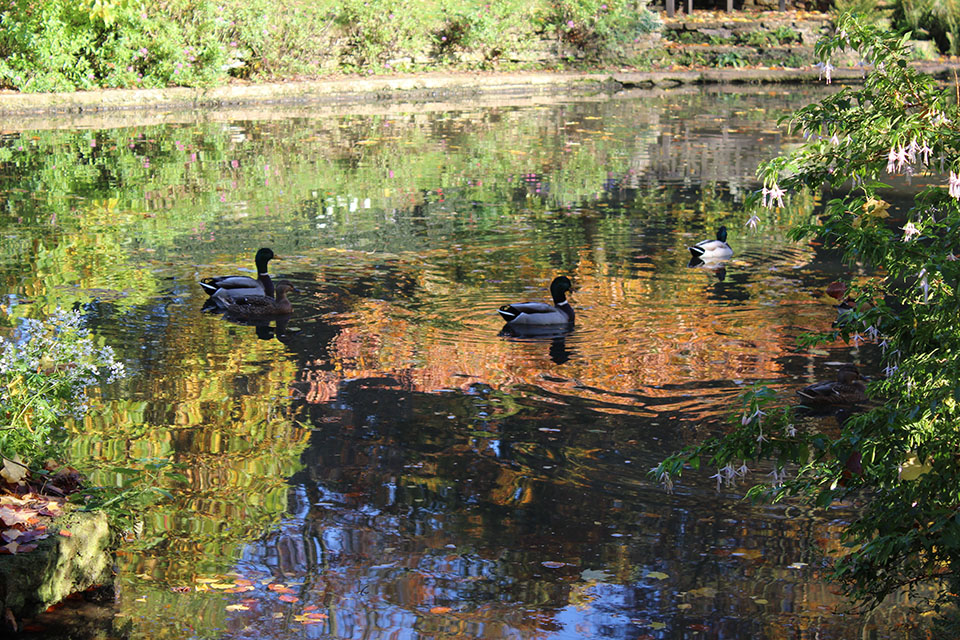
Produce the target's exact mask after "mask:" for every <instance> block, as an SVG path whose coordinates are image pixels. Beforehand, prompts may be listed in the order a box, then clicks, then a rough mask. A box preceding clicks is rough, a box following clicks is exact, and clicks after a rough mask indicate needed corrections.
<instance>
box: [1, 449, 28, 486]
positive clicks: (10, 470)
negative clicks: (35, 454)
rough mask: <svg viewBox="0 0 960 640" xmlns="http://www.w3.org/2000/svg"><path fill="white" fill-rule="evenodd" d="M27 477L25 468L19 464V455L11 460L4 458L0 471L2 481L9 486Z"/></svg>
mask: <svg viewBox="0 0 960 640" xmlns="http://www.w3.org/2000/svg"><path fill="white" fill-rule="evenodd" d="M26 476H27V468H26V467H25V466H24V465H23V464H21V461H20V455H19V454H17V455H15V456H13V458H12V459H11V458H6V457H5V458H4V459H3V468H2V469H0V477H3V479H4V480H6V481H7V482H9V483H10V484H17V483H18V482H20V481H21V480H23V479H24V478H25V477H26Z"/></svg>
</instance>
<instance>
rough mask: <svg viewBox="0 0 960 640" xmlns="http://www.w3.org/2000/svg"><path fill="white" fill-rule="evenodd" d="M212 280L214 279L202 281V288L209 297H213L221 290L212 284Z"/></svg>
mask: <svg viewBox="0 0 960 640" xmlns="http://www.w3.org/2000/svg"><path fill="white" fill-rule="evenodd" d="M212 280H213V278H204V279H203V280H201V281H200V287H201V288H203V290H204V291H206V292H207V295H208V296H212V295H213V294H214V293H216V292H217V289H218V288H219V287H217V285H215V284H214V283H213V282H212Z"/></svg>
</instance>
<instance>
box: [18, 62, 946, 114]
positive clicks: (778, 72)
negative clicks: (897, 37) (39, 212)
mask: <svg viewBox="0 0 960 640" xmlns="http://www.w3.org/2000/svg"><path fill="white" fill-rule="evenodd" d="M955 68H956V67H954V66H950V65H947V64H927V65H924V69H925V70H926V71H927V72H928V73H931V74H932V75H934V76H936V77H942V78H944V79H950V80H952V79H953V78H952V73H953V70H954V69H955ZM861 75H862V72H861V71H860V70H859V69H836V70H834V72H833V78H834V80H835V81H838V82H841V81H856V80H859V79H860V77H861ZM819 80H820V78H819V72H818V70H817V69H816V68H814V67H804V68H799V69H757V68H753V69H744V68H741V69H700V70H676V71H620V72H597V73H568V72H567V73H564V72H556V73H550V72H527V73H470V72H454V73H425V74H416V75H409V76H389V77H384V76H379V77H369V78H363V77H345V78H342V77H341V78H334V79H329V80H309V81H297V82H283V83H263V84H231V85H226V86H221V87H213V88H186V87H175V88H168V89H106V90H102V91H77V92H73V93H17V92H0V114H56V113H92V112H108V111H118V110H147V109H185V110H186V109H198V108H216V107H222V106H227V105H244V104H248V105H249V104H297V103H304V104H305V103H323V102H328V103H329V102H335V103H368V102H379V101H388V100H404V101H408V102H409V101H435V100H440V99H445V98H453V97H465V96H470V95H497V94H499V95H535V94H558V93H570V92H573V93H583V92H590V91H606V92H616V91H619V90H621V89H629V88H653V87H659V88H669V87H675V86H680V85H708V84H734V83H753V84H759V83H768V82H769V83H777V82H784V83H796V82H815V81H819Z"/></svg>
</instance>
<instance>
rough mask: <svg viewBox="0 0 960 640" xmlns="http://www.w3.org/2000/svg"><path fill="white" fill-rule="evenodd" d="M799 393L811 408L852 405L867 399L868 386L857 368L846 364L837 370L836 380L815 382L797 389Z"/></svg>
mask: <svg viewBox="0 0 960 640" xmlns="http://www.w3.org/2000/svg"><path fill="white" fill-rule="evenodd" d="M797 395H798V396H800V398H801V400H802V401H803V404H804V405H805V406H808V407H811V408H816V407H827V406H830V407H842V406H851V405H855V404H858V403H861V402H864V401H865V400H866V399H867V387H866V385H864V384H863V380H861V379H860V372H859V371H858V370H857V368H856V367H855V366H854V365H852V364H845V365H843V366H842V367H840V369H839V370H838V371H837V379H836V380H833V381H830V382H817V383H814V384H812V385H810V386H809V387H804V388H803V389H800V390H799V391H797Z"/></svg>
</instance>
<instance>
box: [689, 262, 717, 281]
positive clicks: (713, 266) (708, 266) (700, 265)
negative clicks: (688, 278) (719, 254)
mask: <svg viewBox="0 0 960 640" xmlns="http://www.w3.org/2000/svg"><path fill="white" fill-rule="evenodd" d="M687 267H689V268H691V269H704V270H705V271H710V272H711V273H713V275H714V276H716V278H717V280H719V281H720V282H723V281H724V280H725V279H726V278H727V263H726V261H725V260H710V261H706V262H705V261H703V260H701V259H700V258H690V262H688V263H687Z"/></svg>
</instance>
